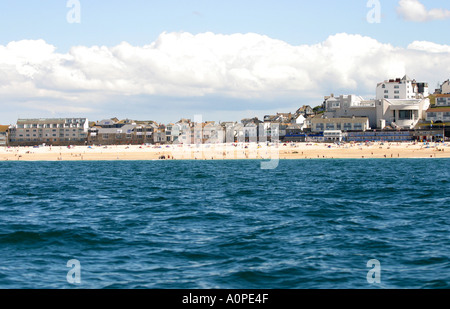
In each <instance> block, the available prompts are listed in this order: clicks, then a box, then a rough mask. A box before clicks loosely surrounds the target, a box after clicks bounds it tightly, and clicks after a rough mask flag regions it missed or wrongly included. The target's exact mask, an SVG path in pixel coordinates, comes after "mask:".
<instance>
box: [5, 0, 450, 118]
mask: <svg viewBox="0 0 450 309" xmlns="http://www.w3.org/2000/svg"><path fill="white" fill-rule="evenodd" d="M412 1H418V0H412ZM66 3H67V1H66V0H46V1H38V0H15V1H2V2H0V29H1V30H0V47H1V46H7V45H8V44H9V43H11V42H14V41H21V40H43V41H45V43H46V44H48V45H51V46H54V47H56V50H55V51H54V52H53V53H57V54H67V53H69V52H70V50H71V48H72V47H74V46H83V47H86V48H89V47H92V46H103V45H105V46H107V47H109V48H114V47H115V46H118V45H119V44H120V43H121V42H127V44H129V45H131V46H134V47H142V46H144V45H149V44H151V43H153V42H155V41H156V40H158V38H160V36H161V34H162V33H189V34H192V35H194V36H195V35H198V34H202V33H205V32H211V33H213V34H215V35H221V34H224V35H234V34H247V33H255V34H258V35H261V36H264V37H268V38H270V39H271V40H272V39H273V40H280V41H283V42H285V43H286V44H287V45H289V47H296V46H301V45H308V46H313V45H314V44H322V43H324V42H326V41H327V39H329V38H330V36H334V35H336V34H339V33H345V34H348V35H360V36H362V37H369V38H371V39H374V40H376V41H377V42H379V43H380V44H390V45H392V46H394V47H395V48H403V49H405V50H404V51H403V52H404V53H403V54H402V55H406V56H407V57H409V56H410V55H411V54H414V55H415V56H417V57H418V58H417V59H424V58H423V55H416V54H417V51H415V50H414V51H413V52H412V51H410V50H407V48H408V46H409V45H410V44H411V43H413V42H414V41H427V42H431V43H434V44H437V45H442V46H448V45H449V43H450V42H449V39H448V35H447V33H448V29H450V18H444V19H439V20H430V21H426V22H419V21H411V20H405V18H404V17H402V16H400V15H399V14H398V12H397V7H398V5H399V1H392V0H384V1H383V0H381V1H380V3H381V13H382V17H381V23H377V24H371V23H368V22H367V19H366V15H367V13H368V12H369V10H370V8H368V7H367V1H366V0H344V1H325V0H315V1H300V0H295V1H287V0H278V1H265V0H240V1H236V0H228V1H223V0H221V1H216V0H195V1H188V0H165V1H149V0H129V1H123V0H122V1H118V0H89V1H88V0H80V3H81V23H79V24H78V23H74V24H70V23H68V22H67V20H66V15H67V13H68V11H69V10H70V9H69V8H67V7H66ZM420 3H421V4H423V5H425V7H426V8H427V9H432V8H439V9H443V10H450V2H448V0H446V1H443V0H433V1H431V0H420ZM173 39H174V38H172V37H168V38H167V37H166V38H165V39H164V40H165V42H167V41H170V40H173ZM357 40H358V38H353V39H349V40H348V42H349V44H351V42H357ZM261 41H262V42H265V41H266V40H265V39H264V38H262V39H261ZM195 42H199V38H197V37H196V39H195ZM272 43H273V44H274V45H273V46H275V45H277V43H276V42H271V43H270V42H269V43H267V42H265V43H264V44H265V45H264V46H272V45H271V44H272ZM239 44H242V43H239ZM261 44H263V43H261ZM24 46H25V45H24ZM26 46H32V47H22V48H31V49H33V48H36V47H34V45H33V44H31V45H26ZM174 46H175V47H174V48H175V49H176V48H177V47H176V46H177V45H176V44H175V45H174ZM180 46H181V45H180ZM258 46H259V45H258ZM427 46H428V45H427ZM274 48H275V47H274ZM348 48H349V49H350V48H351V46H349V47H348ZM377 48H378V47H377ZM444 49H445V47H444ZM9 52H10V53H14V52H15V53H17V50H16V49H14V51H11V50H10V51H9ZM390 53H394V52H392V51H390ZM384 54H385V53H382V54H381V55H384ZM439 55H440V56H445V55H442V54H439ZM431 56H432V55H431ZM431 56H430V57H429V58H427V59H432V57H431ZM249 57H250V56H249ZM121 59H122V58H121ZM220 59H223V58H220ZM339 59H340V58H339ZM392 59H396V58H395V55H394V56H392V55H391V58H389V61H390V63H392ZM122 60H123V59H122ZM122 60H121V61H122ZM247 60H248V61H250V62H251V60H252V59H247V58H246V59H244V60H243V61H244V62H246V61H247ZM319 60H320V59H319ZM0 61H1V60H0ZM58 61H59V60H58ZM430 61H431V60H430ZM22 62H23V61H22ZM58 63H59V62H58ZM293 63H294V64H295V63H296V61H293ZM408 63H414V61H413V60H411V61H410V62H408ZM10 64H11V66H12V65H13V64H12V63H10ZM22 64H23V63H22ZM0 65H1V63H0ZM318 65H319V64H318ZM320 65H322V66H323V65H324V64H320ZM49 67H51V69H49ZM336 67H339V65H338V64H336ZM437 67H439V66H437ZM299 68H300V71H301V70H302V67H299ZM35 69H36V70H44V69H46V70H51V71H52V72H53V71H54V69H53V67H52V65H49V64H47V63H46V64H45V65H44V64H39V65H36V66H35ZM76 69H77V70H81V69H79V68H78V66H77V68H76ZM73 70H74V72H75V68H73ZM305 70H306V69H305ZM406 71H407V72H405V73H410V72H413V73H414V72H417V73H418V74H419V73H421V71H420V70H419V69H418V68H411V69H410V68H409V67H407V68H406ZM277 72H280V71H279V70H277ZM395 72H397V71H395ZM398 72H399V74H400V73H403V72H401V70H398ZM19 73H20V74H22V75H23V73H22V72H19ZM84 73H85V72H84ZM300 73H301V72H300ZM251 74H253V72H251ZM346 74H350V73H346ZM72 75H73V74H72ZM300 75H301V74H300ZM312 75H314V74H313V73H311V72H310V73H309V78H307V79H305V80H308V81H311V85H315V87H316V88H315V92H314V93H312V92H311V93H310V92H308V93H307V95H305V96H304V97H303V96H302V93H305V91H302V92H300V93H297V94H296V95H292V94H290V95H286V96H283V95H281V96H280V97H279V98H276V96H275V95H274V97H273V98H272V100H269V101H268V100H265V99H261V98H254V97H251V95H247V94H242V93H241V92H240V93H239V94H238V95H236V94H235V93H234V92H233V94H230V93H227V94H222V92H221V91H219V90H218V89H222V88H224V87H221V86H219V87H217V88H214V87H216V86H217V85H216V86H208V87H206V88H208V89H209V90H208V91H207V92H206V95H205V93H202V94H199V95H198V96H197V95H190V96H189V98H188V99H185V100H184V101H185V104H184V106H185V108H182V107H181V106H183V103H180V101H181V102H183V95H175V96H172V95H170V94H167V92H163V93H159V92H157V93H155V94H153V93H150V94H149V93H147V92H145V91H144V92H142V93H139V92H137V93H135V94H133V95H132V96H131V97H130V96H129V94H125V93H123V94H120V93H119V95H117V94H116V95H114V96H110V97H108V98H101V99H98V96H91V97H89V96H88V94H89V93H88V91H86V89H85V88H83V89H81V90H80V87H78V86H77V87H74V89H75V90H74V89H72V90H69V91H68V92H72V93H73V92H74V91H75V92H76V91H80V92H84V94H86V95H85V96H83V98H82V100H83V102H77V101H76V100H75V99H74V98H70V99H67V98H66V97H67V96H65V93H64V91H66V90H64V89H65V88H64V89H60V88H58V89H56V88H55V89H49V87H48V86H45V87H44V88H45V89H44V90H45V91H47V92H48V93H55V92H58V93H59V94H58V95H55V96H54V95H53V94H48V95H47V94H46V95H43V96H41V97H39V100H33V98H32V95H29V96H24V97H21V95H20V94H17V92H15V91H10V92H8V91H6V92H5V93H6V94H7V95H5V97H4V98H3V100H1V99H2V98H1V97H0V104H1V105H2V106H3V105H4V104H6V103H4V102H5V98H7V100H8V102H16V103H17V104H16V105H15V106H17V108H14V107H12V106H8V107H7V108H5V107H4V110H7V111H8V112H7V113H4V114H3V116H0V122H14V121H15V118H16V117H18V116H19V115H20V116H24V117H33V116H44V115H46V113H48V111H49V110H51V109H52V108H53V109H54V111H53V113H52V115H53V116H65V115H66V114H64V110H65V109H64V106H69V107H70V108H68V109H67V110H72V111H73V113H74V114H80V115H81V114H83V113H86V114H87V115H88V116H90V117H97V118H101V114H102V113H103V114H104V115H105V117H107V116H111V117H112V116H116V115H117V116H118V117H119V118H120V117H127V116H128V117H133V116H142V111H144V112H146V113H150V114H152V115H154V116H155V117H158V119H154V120H157V121H161V122H168V121H176V120H177V119H176V118H181V117H182V116H186V117H193V115H192V114H193V113H202V112H203V111H204V112H205V113H206V115H207V117H208V116H209V117H210V118H214V119H213V120H226V119H219V118H222V117H229V118H232V119H230V120H239V119H240V117H239V116H241V115H242V117H247V116H252V113H257V115H256V116H260V117H261V116H263V114H265V113H270V112H274V111H277V110H278V111H292V110H291V109H292V108H294V107H295V106H298V105H302V104H311V105H319V104H320V103H321V99H322V98H323V96H324V95H327V94H329V93H327V92H329V91H333V90H334V91H335V92H337V93H339V92H342V93H345V92H346V91H347V92H349V93H356V94H360V95H370V94H371V92H372V88H373V90H374V89H375V85H373V87H372V86H370V85H371V84H370V82H373V83H374V81H381V80H384V79H388V78H393V77H396V76H378V77H371V80H370V82H366V83H365V81H364V82H363V81H359V80H357V84H356V85H354V86H352V85H353V84H354V83H351V82H348V83H345V82H342V83H341V84H339V83H336V84H337V86H336V89H333V87H330V86H329V85H328V86H323V87H319V86H317V84H321V79H317V80H314V78H313V77H311V76H312ZM409 75H411V74H409ZM421 75H422V76H417V78H418V79H425V78H429V79H430V80H424V81H428V82H430V86H431V87H432V88H433V89H434V87H435V84H436V83H437V82H438V81H443V80H444V79H446V78H449V77H450V73H449V71H448V69H442V72H436V74H435V75H436V77H430V76H431V74H430V73H428V74H421ZM0 77H1V75H0ZM413 77H415V76H413ZM258 78H259V77H258ZM36 80H37V79H36V76H34V77H33V78H32V79H31V80H30V81H31V82H35V81H36ZM152 83H157V82H156V81H155V80H152ZM42 84H46V82H44V81H43V80H40V81H39V82H35V85H34V87H35V88H36V89H38V90H39V89H40V90H42V89H43V88H40V87H42V86H41V85H42ZM173 84H174V85H178V84H179V82H178V80H177V81H176V82H175V81H174V82H173ZM367 85H369V86H367ZM271 87H272V84H271ZM273 87H275V86H273ZM370 87H372V88H370ZM69 88H70V87H69ZM212 88H214V89H213V91H210V89H212ZM225 88H226V87H225ZM269 88H270V87H268V88H267V89H269ZM36 89H34V90H36ZM270 89H275V88H270ZM277 90H278V88H277ZM267 91H269V90H267ZM281 92H282V93H285V92H286V91H285V89H283V91H281ZM281 92H280V93H281ZM306 92H307V91H306ZM275 93H278V92H277V91H274V94H275ZM0 95H2V94H0ZM47 96H48V101H49V102H51V101H55V100H58V99H59V100H60V102H61V103H59V104H60V105H61V106H59V107H60V108H54V107H55V106H54V105H52V104H50V105H49V106H51V107H48V108H47V109H42V108H40V104H39V105H36V103H35V102H36V101H39V102H42V100H44V101H45V98H47ZM94 97H95V98H94ZM118 97H120V101H121V102H123V101H126V100H129V102H140V103H136V105H133V104H128V105H127V108H126V109H124V108H121V107H120V105H121V104H120V102H118V101H117V102H115V103H113V104H111V106H110V107H106V106H108V105H107V104H106V105H105V101H108V100H111V102H112V101H114V98H116V99H117V98H118ZM249 97H250V99H249ZM196 98H197V99H196ZM209 98H211V100H215V101H216V102H220V103H218V104H217V109H214V107H211V105H206V104H208V103H206V102H207V101H208V99H209ZM258 100H259V102H260V104H256V103H255V101H258ZM90 101H91V103H92V104H91V108H88V107H87V105H86V106H85V108H84V109H80V110H79V111H77V109H76V107H77V106H79V105H83V104H87V103H86V102H90ZM94 101H95V102H94ZM250 101H251V103H249V102H250ZM145 102H150V103H149V104H147V105H146V104H145ZM167 102H176V103H173V105H170V103H167ZM227 102H228V103H227ZM245 102H247V103H245ZM165 103H167V104H169V106H172V107H173V108H175V107H176V108H177V112H176V113H174V112H172V113H170V116H168V112H166V111H155V110H157V109H158V107H160V106H161V104H163V105H164V104H165ZM315 103H316V104H315ZM33 104H35V105H33ZM96 104H97V105H96ZM202 104H203V105H202ZM83 106H84V105H83ZM202 106H203V107H202ZM108 108H109V109H108ZM214 111H215V112H214ZM66 113H67V112H66ZM67 116H69V115H67ZM144 118H149V117H144ZM150 118H151V117H150ZM153 118H154V117H153Z"/></svg>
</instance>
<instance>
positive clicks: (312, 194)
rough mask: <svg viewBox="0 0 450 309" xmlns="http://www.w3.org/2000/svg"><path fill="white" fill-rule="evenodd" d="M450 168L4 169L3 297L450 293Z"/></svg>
mask: <svg viewBox="0 0 450 309" xmlns="http://www.w3.org/2000/svg"><path fill="white" fill-rule="evenodd" d="M449 167H450V160H448V159H429V160H426V159H410V160H407V159H405V160H402V159H398V160H298V161H296V160H294V161H289V160H287V161H281V162H280V164H279V166H278V168H276V169H274V170H262V169H261V168H260V162H259V161H138V162H2V163H0V179H1V182H0V183H1V187H0V188H1V197H0V252H1V255H0V288H7V289H9V288H18V289H23V288H25V289H29V288H30V289H35V288H44V289H65V288H67V289H71V288H82V289H98V288H113V289H124V288H127V289H130V288H131V289H134V288H149V289H199V288H202V289H213V288H221V289H325V288H331V289H346V288H352V289H353V288H354V289H372V288H375V289H379V288H381V289H383V288H399V289H404V288H429V289H435V288H450V224H449V220H450V193H449V189H450V168H449ZM74 259H75V260H77V261H79V265H80V268H78V273H76V274H74V275H73V278H75V277H76V276H78V278H79V279H80V283H79V284H71V283H69V281H68V280H67V277H68V276H67V275H68V272H69V271H71V270H73V269H72V268H71V266H68V264H67V263H68V261H69V260H74ZM373 259H375V260H378V261H379V264H380V267H379V271H378V273H377V274H378V275H379V277H378V278H379V279H380V280H379V281H380V283H376V282H375V283H369V281H368V278H367V277H368V272H369V271H371V269H372V268H373V267H372V268H371V267H368V265H367V263H368V261H369V260H373ZM71 278H72V277H71ZM373 278H375V277H373Z"/></svg>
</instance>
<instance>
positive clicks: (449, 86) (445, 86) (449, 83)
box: [435, 79, 450, 94]
mask: <svg viewBox="0 0 450 309" xmlns="http://www.w3.org/2000/svg"><path fill="white" fill-rule="evenodd" d="M435 94H450V79H448V80H446V81H445V82H443V83H442V85H440V86H439V88H438V89H436V91H435Z"/></svg>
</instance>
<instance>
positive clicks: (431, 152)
mask: <svg viewBox="0 0 450 309" xmlns="http://www.w3.org/2000/svg"><path fill="white" fill-rule="evenodd" d="M425 158H430V159H431V158H450V143H444V144H442V143H412V142H410V143H386V142H384V143H380V142H374V143H359V144H357V143H346V144H340V145H337V144H327V143H321V144H319V143H289V144H279V145H278V146H276V145H274V144H269V145H267V144H256V143H235V144H217V145H216V144H214V145H205V144H204V145H168V146H167V145H163V146H154V145H150V146H144V145H128V146H127V145H123V146H122V145H120V146H75V147H74V146H72V147H62V146H61V147H60V146H56V147H54V146H53V147H52V146H40V147H9V148H7V147H0V162H1V161H50V162H52V161H164V160H165V161H167V160H186V161H190V160H197V161H202V160H217V161H223V160H278V159H279V160H311V159H316V160H319V159H425Z"/></svg>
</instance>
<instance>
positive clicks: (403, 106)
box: [376, 99, 430, 129]
mask: <svg viewBox="0 0 450 309" xmlns="http://www.w3.org/2000/svg"><path fill="white" fill-rule="evenodd" d="M429 107H430V100H429V99H409V100H407V99H404V100H401V99H400V100H399V99H394V100H392V99H384V100H380V101H378V102H377V106H376V111H377V119H378V125H377V128H379V129H384V128H385V126H391V127H392V128H394V129H413V128H414V127H415V126H416V125H417V123H418V122H419V121H420V120H423V119H426V110H427V109H428V108H429Z"/></svg>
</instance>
